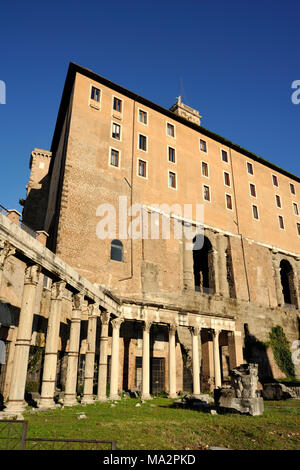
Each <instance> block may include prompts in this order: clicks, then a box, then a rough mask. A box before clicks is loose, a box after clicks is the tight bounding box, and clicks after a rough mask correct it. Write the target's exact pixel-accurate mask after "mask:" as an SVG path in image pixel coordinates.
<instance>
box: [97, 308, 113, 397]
mask: <svg viewBox="0 0 300 470" xmlns="http://www.w3.org/2000/svg"><path fill="white" fill-rule="evenodd" d="M109 317H110V314H109V313H108V312H104V313H102V314H101V317H100V318H101V336H100V345H99V352H100V357H99V368H98V396H97V400H99V401H106V400H107V397H106V387H107V343H108V324H109Z"/></svg>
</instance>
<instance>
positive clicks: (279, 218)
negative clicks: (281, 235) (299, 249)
mask: <svg viewBox="0 0 300 470" xmlns="http://www.w3.org/2000/svg"><path fill="white" fill-rule="evenodd" d="M278 221H279V227H280V228H281V229H284V222H283V217H282V215H279V216H278Z"/></svg>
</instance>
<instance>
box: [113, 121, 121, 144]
mask: <svg viewBox="0 0 300 470" xmlns="http://www.w3.org/2000/svg"><path fill="white" fill-rule="evenodd" d="M111 136H112V137H113V139H117V140H120V139H121V126H120V125H119V124H116V123H115V122H113V123H112V129H111Z"/></svg>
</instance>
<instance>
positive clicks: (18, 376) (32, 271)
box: [4, 265, 41, 416]
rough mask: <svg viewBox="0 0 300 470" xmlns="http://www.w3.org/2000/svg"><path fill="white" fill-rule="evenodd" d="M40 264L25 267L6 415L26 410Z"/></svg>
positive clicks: (17, 413)
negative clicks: (25, 397)
mask: <svg viewBox="0 0 300 470" xmlns="http://www.w3.org/2000/svg"><path fill="white" fill-rule="evenodd" d="M40 271H41V269H40V266H38V265H34V266H27V268H26V269H25V277H24V288H23V295H22V304H21V311H20V317H19V327H18V333H17V340H16V344H15V354H14V363H13V369H12V377H11V383H10V390H9V401H8V403H7V406H6V409H5V411H4V414H5V415H11V416H14V415H19V414H21V413H22V412H23V411H24V408H25V405H26V404H25V401H24V394H25V385H26V377H27V366H28V357H29V348H30V343H31V334H32V321H33V314H34V307H35V298H36V288H37V284H38V281H39V275H40Z"/></svg>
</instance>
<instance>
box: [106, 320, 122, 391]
mask: <svg viewBox="0 0 300 470" xmlns="http://www.w3.org/2000/svg"><path fill="white" fill-rule="evenodd" d="M122 322H123V318H120V317H119V318H115V319H114V320H112V321H111V324H112V349H111V368H110V394H109V398H110V400H119V399H120V397H119V395H118V385H119V348H120V344H119V339H120V326H121V323H122Z"/></svg>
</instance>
